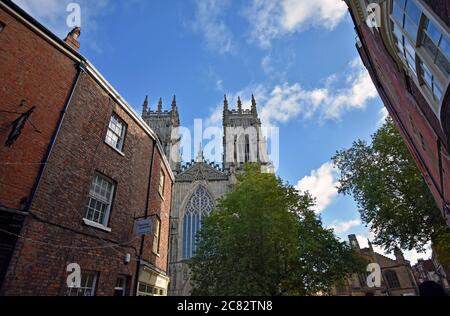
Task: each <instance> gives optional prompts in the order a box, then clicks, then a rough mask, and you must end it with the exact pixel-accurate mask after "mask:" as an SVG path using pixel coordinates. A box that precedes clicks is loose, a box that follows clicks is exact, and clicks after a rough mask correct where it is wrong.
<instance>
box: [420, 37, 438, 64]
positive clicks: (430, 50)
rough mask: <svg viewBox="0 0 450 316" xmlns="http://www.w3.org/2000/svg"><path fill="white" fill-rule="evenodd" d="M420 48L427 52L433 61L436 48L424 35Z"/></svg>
mask: <svg viewBox="0 0 450 316" xmlns="http://www.w3.org/2000/svg"><path fill="white" fill-rule="evenodd" d="M422 46H423V47H424V48H425V49H426V50H427V52H428V53H429V54H430V55H431V56H432V59H433V60H434V57H435V56H436V53H437V47H436V45H435V44H434V43H433V41H432V40H431V39H430V38H429V37H428V35H427V34H426V33H424V34H423V39H422Z"/></svg>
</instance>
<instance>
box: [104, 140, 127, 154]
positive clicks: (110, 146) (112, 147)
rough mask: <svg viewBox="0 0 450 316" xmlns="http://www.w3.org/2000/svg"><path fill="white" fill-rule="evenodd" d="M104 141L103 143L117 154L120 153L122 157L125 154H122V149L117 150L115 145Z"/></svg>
mask: <svg viewBox="0 0 450 316" xmlns="http://www.w3.org/2000/svg"><path fill="white" fill-rule="evenodd" d="M104 143H105V144H106V145H108V147H109V148H111V149H113V150H114V151H115V152H116V153H118V154H119V155H121V156H122V157H125V154H124V153H123V152H122V151H120V150H118V149H117V148H116V147H114V146H112V145H110V144H108V142H106V141H105V142H104Z"/></svg>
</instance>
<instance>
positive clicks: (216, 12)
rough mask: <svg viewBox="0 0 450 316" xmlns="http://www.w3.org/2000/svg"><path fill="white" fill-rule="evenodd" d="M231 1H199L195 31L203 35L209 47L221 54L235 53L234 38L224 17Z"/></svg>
mask: <svg viewBox="0 0 450 316" xmlns="http://www.w3.org/2000/svg"><path fill="white" fill-rule="evenodd" d="M229 5H230V1H229V0H226V1H224V0H197V1H196V14H195V22H194V29H195V30H196V31H199V32H201V33H203V35H204V38H205V43H206V45H207V47H208V48H209V49H211V50H213V51H216V52H219V53H230V52H233V51H235V45H234V43H233V36H232V34H231V32H230V30H229V29H228V27H227V26H226V25H225V22H224V21H223V19H222V17H223V15H224V12H225V11H226V9H227V8H228V6H229Z"/></svg>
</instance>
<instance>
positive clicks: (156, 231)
mask: <svg viewBox="0 0 450 316" xmlns="http://www.w3.org/2000/svg"><path fill="white" fill-rule="evenodd" d="M160 242H161V219H160V218H159V217H158V216H155V218H154V219H153V244H152V252H153V253H154V254H155V255H159V250H160V249H159V247H160Z"/></svg>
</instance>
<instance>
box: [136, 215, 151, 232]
mask: <svg viewBox="0 0 450 316" xmlns="http://www.w3.org/2000/svg"><path fill="white" fill-rule="evenodd" d="M151 232H152V219H151V218H150V217H147V218H140V219H137V220H136V221H135V222H134V235H136V236H145V235H148V234H150V233H151Z"/></svg>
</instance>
